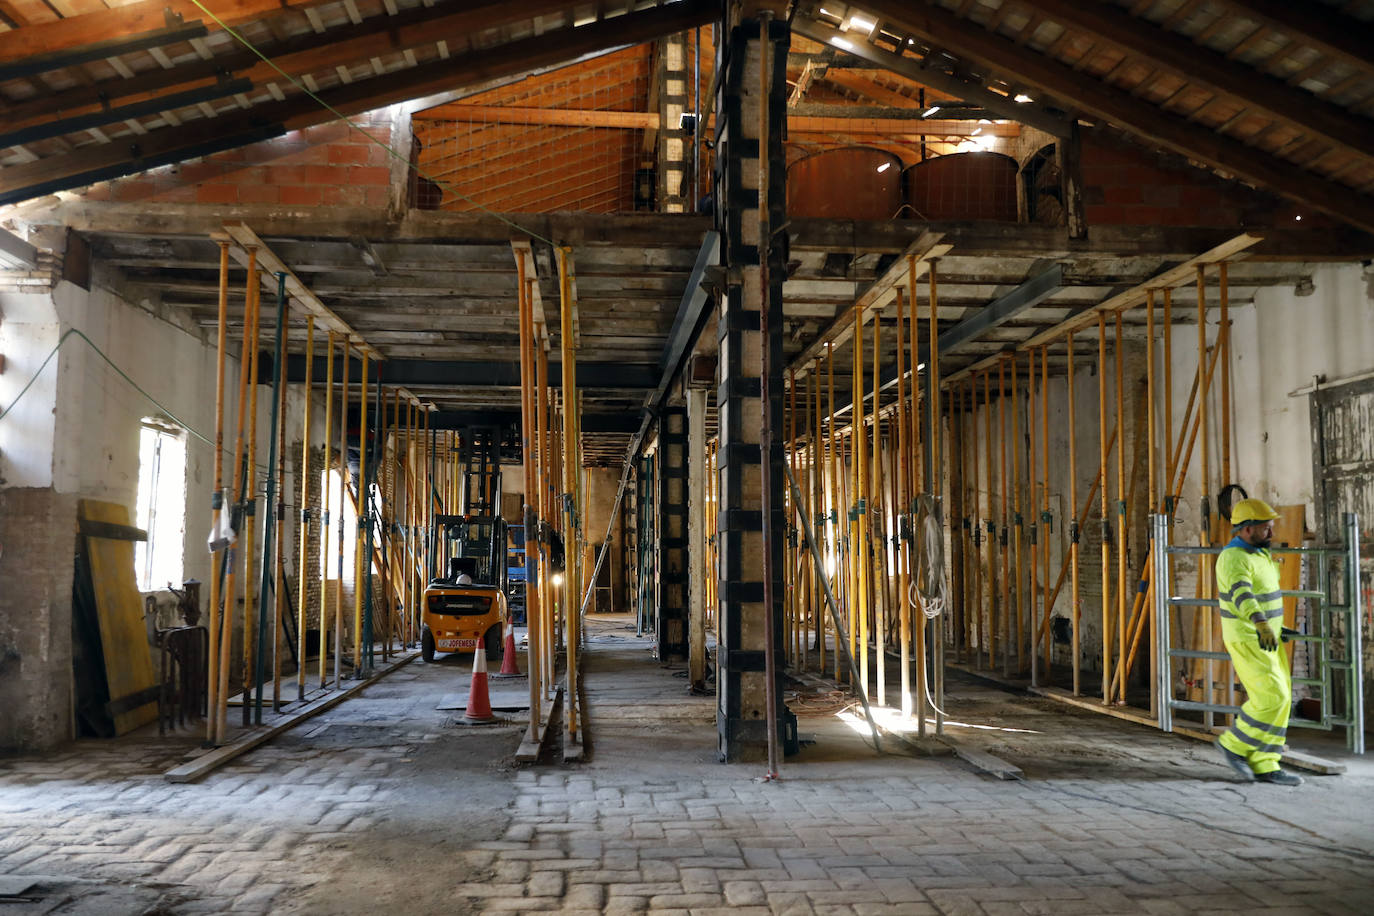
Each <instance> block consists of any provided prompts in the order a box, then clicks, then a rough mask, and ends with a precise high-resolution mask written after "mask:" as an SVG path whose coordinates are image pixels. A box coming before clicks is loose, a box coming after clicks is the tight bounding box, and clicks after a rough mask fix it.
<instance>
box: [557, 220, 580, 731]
mask: <svg viewBox="0 0 1374 916" xmlns="http://www.w3.org/2000/svg"><path fill="white" fill-rule="evenodd" d="M558 252H559V257H558V289H559V316H560V321H561V324H560V334H559V337H560V341H559V342H560V344H561V346H562V351H563V352H562V356H563V489H564V491H565V493H564V496H563V517H564V526H565V528H564V534H563V537H564V541H565V543H566V545H567V557H568V568H567V571H566V573H565V574H564V588H563V601H564V617H565V618H566V621H567V624H566V626H567V639H566V643H567V653H568V671H567V674H568V695H567V697H566V701H567V706H568V711H567V715H566V716H565V723H566V728H567V733H568V735H569V737H570V738H572V739H573V740H577V735H578V733H579V732H580V730H581V723H580V722H579V720H578V711H577V700H578V697H577V648H578V619H577V618H578V599H579V598H580V597H581V596H582V577H581V575H580V572H581V569H580V566H579V563H578V557H579V551H578V547H577V531H578V524H579V521H578V517H577V510H578V505H577V491H578V476H579V475H578V468H577V464H576V461H577V425H576V416H577V404H578V400H577V374H576V365H575V360H576V359H577V353H576V350H575V348H574V345H573V328H572V281H571V278H570V277H569V274H568V258H569V256H571V254H572V249H571V248H568V247H567V246H562V247H560V248H559V249H558Z"/></svg>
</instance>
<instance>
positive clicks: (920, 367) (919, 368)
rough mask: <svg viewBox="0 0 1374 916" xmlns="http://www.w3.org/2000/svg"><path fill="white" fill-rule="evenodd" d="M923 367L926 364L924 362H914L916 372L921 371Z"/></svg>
mask: <svg viewBox="0 0 1374 916" xmlns="http://www.w3.org/2000/svg"><path fill="white" fill-rule="evenodd" d="M925 367H926V364H925V363H917V364H916V371H917V372H920V371H921V370H922V369H924V368H925Z"/></svg>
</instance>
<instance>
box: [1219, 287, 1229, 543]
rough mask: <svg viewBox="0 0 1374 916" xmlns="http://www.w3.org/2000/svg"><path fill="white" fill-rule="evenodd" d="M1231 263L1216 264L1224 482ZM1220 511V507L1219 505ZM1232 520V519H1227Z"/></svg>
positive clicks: (1225, 479) (1225, 475)
mask: <svg viewBox="0 0 1374 916" xmlns="http://www.w3.org/2000/svg"><path fill="white" fill-rule="evenodd" d="M1228 267H1229V265H1228V264H1227V262H1225V261H1222V262H1221V263H1219V264H1218V265H1217V296H1218V298H1217V318H1218V320H1219V322H1220V324H1219V326H1218V328H1217V348H1218V349H1219V350H1221V431H1220V432H1221V435H1220V438H1221V485H1222V486H1223V487H1224V486H1227V485H1228V484H1230V483H1231V482H1232V481H1231V318H1230V314H1229V313H1230V305H1231V290H1230V276H1229V271H1228ZM1217 511H1218V512H1220V511H1221V507H1220V506H1218V507H1217ZM1227 521H1230V519H1227Z"/></svg>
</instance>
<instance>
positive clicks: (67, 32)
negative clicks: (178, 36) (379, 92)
mask: <svg viewBox="0 0 1374 916" xmlns="http://www.w3.org/2000/svg"><path fill="white" fill-rule="evenodd" d="M329 2H332V0H201V3H202V4H203V5H204V6H205V8H206V9H208V10H210V11H211V12H212V13H214V14H215V15H216V16H218V17H219V18H220V19H221V20H222V21H223V22H224V23H225V24H226V25H229V26H238V25H242V24H244V23H246V22H252V21H253V20H255V19H261V18H264V17H266V16H270V15H272V14H273V13H278V12H281V11H282V10H289V9H294V10H303V9H308V8H310V7H313V6H323V5H325V4H326V3H329ZM172 17H175V18H178V19H181V20H183V21H186V22H197V21H200V20H203V19H206V16H205V13H204V12H202V11H201V9H200V7H198V6H196V5H195V4H194V3H191V2H190V0H138V2H136V3H130V4H127V5H125V6H117V7H115V8H113V9H102V10H99V11H97V12H92V13H82V14H80V15H78V16H69V17H68V18H66V19H58V20H55V21H53V22H40V23H37V24H35V25H29V26H25V27H24V28H22V29H14V30H13V31H9V32H0V63H11V62H13V61H17V60H22V59H23V58H26V57H34V56H36V55H40V54H57V53H60V52H63V51H71V50H74V49H76V48H80V47H81V46H82V45H87V44H94V43H96V42H101V41H109V40H110V39H112V38H124V37H127V36H130V35H140V34H142V33H144V32H157V31H160V30H162V29H165V28H167V23H168V19H169V18H172ZM205 25H206V27H207V28H209V29H218V28H219V26H218V25H217V24H216V23H215V22H214V21H213V20H207V21H206V22H205Z"/></svg>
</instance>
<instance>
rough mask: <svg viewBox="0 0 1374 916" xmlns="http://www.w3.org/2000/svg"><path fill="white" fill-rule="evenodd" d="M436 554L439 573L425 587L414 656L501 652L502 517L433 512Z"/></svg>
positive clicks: (504, 608) (493, 654)
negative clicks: (417, 651)
mask: <svg viewBox="0 0 1374 916" xmlns="http://www.w3.org/2000/svg"><path fill="white" fill-rule="evenodd" d="M434 522H435V527H436V528H437V529H438V533H439V534H440V541H439V549H440V553H439V556H440V557H441V558H442V562H443V563H444V565H445V573H444V575H442V576H440V577H439V578H436V579H432V580H430V583H429V585H428V586H426V587H425V600H424V606H423V608H422V610H421V628H420V657H421V658H423V659H424V660H425V661H426V662H432V661H434V655H435V653H436V652H475V651H477V650H478V649H482V650H484V651H485V652H486V654H487V658H488V659H497V658H500V657H501V644H502V640H503V638H504V636H505V622H506V619H507V617H508V610H507V603H506V586H507V575H508V573H507V570H506V520H505V519H503V518H501V517H499V516H489V515H488V516H483V515H439V516H436V517H435V520H434Z"/></svg>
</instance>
